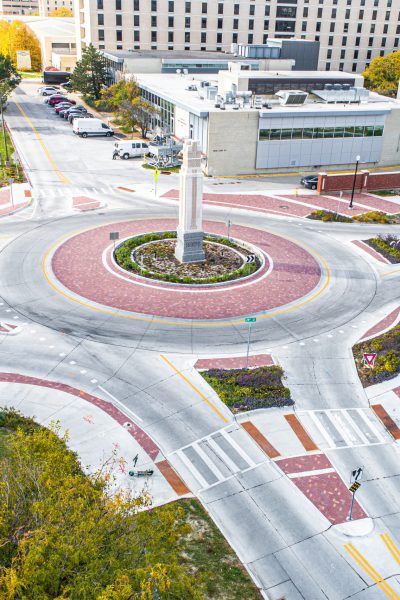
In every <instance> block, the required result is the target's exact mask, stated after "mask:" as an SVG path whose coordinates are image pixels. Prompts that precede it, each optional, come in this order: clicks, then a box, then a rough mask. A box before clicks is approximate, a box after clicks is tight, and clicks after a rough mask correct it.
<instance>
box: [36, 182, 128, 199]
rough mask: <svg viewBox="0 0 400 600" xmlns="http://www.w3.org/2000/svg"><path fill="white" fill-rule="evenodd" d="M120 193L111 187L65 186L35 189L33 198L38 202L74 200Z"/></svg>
mask: <svg viewBox="0 0 400 600" xmlns="http://www.w3.org/2000/svg"><path fill="white" fill-rule="evenodd" d="M117 193H118V191H117V190H116V188H115V187H112V186H111V185H104V186H99V187H95V186H88V187H84V186H82V187H80V186H63V187H57V188H49V187H47V188H46V187H45V188H39V187H34V188H33V191H32V197H33V198H34V199H37V200H42V199H43V200H44V199H65V198H72V197H74V196H96V195H98V194H105V195H108V196H109V195H112V196H115V195H117Z"/></svg>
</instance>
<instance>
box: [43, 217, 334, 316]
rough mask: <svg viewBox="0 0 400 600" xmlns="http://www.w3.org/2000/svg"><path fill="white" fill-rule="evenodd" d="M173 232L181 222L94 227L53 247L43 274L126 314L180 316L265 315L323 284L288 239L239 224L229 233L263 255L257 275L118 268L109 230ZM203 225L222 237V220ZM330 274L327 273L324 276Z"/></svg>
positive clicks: (319, 270) (308, 257) (312, 263)
mask: <svg viewBox="0 0 400 600" xmlns="http://www.w3.org/2000/svg"><path fill="white" fill-rule="evenodd" d="M162 227H164V228H165V227H167V228H168V229H171V230H172V229H173V228H174V227H176V221H173V220H166V219H163V220H162V221H159V220H156V219H151V220H147V219H145V220H134V221H125V222H120V223H113V224H111V225H106V226H102V227H96V228H93V229H90V230H87V231H84V232H81V233H78V234H77V235H73V236H72V237H70V238H69V239H68V240H66V241H63V242H62V243H61V244H59V245H56V247H55V248H53V249H52V252H51V253H50V255H48V257H47V260H46V271H47V274H48V276H49V277H51V279H52V280H53V282H54V285H55V286H57V285H60V284H61V286H62V288H63V289H64V290H67V291H69V292H72V293H73V294H74V295H76V296H78V297H79V298H81V299H85V300H86V301H89V303H90V302H94V303H96V304H97V305H101V306H104V307H107V308H113V309H117V310H121V311H124V312H129V313H135V314H140V315H148V316H156V317H170V318H171V317H172V318H176V319H187V320H190V319H196V320H206V319H234V318H237V317H242V316H245V315H247V314H261V313H265V312H267V311H271V310H274V309H276V308H281V307H284V306H286V305H289V304H290V303H293V302H296V301H298V300H300V299H302V298H304V297H305V296H307V295H308V294H310V293H311V292H312V291H313V290H315V289H316V288H317V286H319V285H320V284H321V278H322V279H323V277H322V274H323V267H322V265H321V264H320V260H319V259H318V258H317V257H316V256H315V255H312V254H311V253H310V252H309V251H307V250H305V249H304V248H303V247H301V246H300V245H298V244H295V243H294V242H292V241H291V240H289V239H287V238H285V237H282V236H278V235H276V234H273V233H270V232H266V231H263V230H261V229H255V228H253V227H245V226H239V225H236V226H235V227H234V228H233V231H232V235H233V237H234V238H235V239H240V240H242V241H243V242H244V243H247V244H250V245H252V246H254V247H255V248H256V249H257V250H258V252H260V254H261V255H262V256H263V257H264V260H263V265H262V266H261V268H260V269H259V270H258V271H257V272H256V273H254V274H253V275H252V276H250V277H248V278H244V279H237V280H233V281H228V282H225V283H223V284H218V285H203V286H201V287H200V288H199V289H197V286H193V285H192V286H188V285H177V284H173V283H172V284H171V283H169V282H166V281H163V282H159V281H156V280H154V279H152V280H149V279H145V278H144V277H143V276H141V275H140V274H137V273H134V272H128V271H126V270H123V269H122V268H121V267H119V266H118V265H117V264H116V262H115V260H114V259H113V254H114V253H113V244H110V233H111V232H113V231H118V232H119V234H120V237H121V238H128V237H129V236H132V235H140V234H142V233H148V232H151V231H159V230H160V229H161V228H162ZM205 228H206V230H207V231H208V232H210V233H212V234H214V235H222V234H223V229H224V224H223V223H219V222H217V221H206V222H205ZM325 275H326V273H325Z"/></svg>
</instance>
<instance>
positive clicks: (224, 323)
mask: <svg viewBox="0 0 400 600" xmlns="http://www.w3.org/2000/svg"><path fill="white" fill-rule="evenodd" d="M135 220H137V221H139V220H148V217H145V218H144V219H135ZM128 221H132V218H130V219H124V220H122V221H121V220H120V221H117V223H123V222H128ZM114 223H116V222H115V221H110V222H108V223H105V224H104V227H105V226H106V225H112V224H114ZM102 227H103V226H102ZM92 229H93V227H88V228H86V229H81V230H80V231H76V232H75V233H73V234H69V235H68V234H67V235H65V236H63V237H61V238H60V239H59V240H57V241H56V242H55V243H54V244H53V245H52V246H51V247H50V248H49V249H48V250H47V251H46V252H45V254H44V256H43V259H42V273H43V277H44V278H45V280H46V281H47V283H48V284H49V285H50V287H52V288H53V290H55V291H56V292H57V293H58V294H60V295H61V296H63V297H64V298H66V299H67V300H71V301H72V302H75V303H76V304H79V305H81V306H84V307H86V308H89V309H91V310H94V311H97V312H101V313H103V314H106V315H113V316H114V317H121V318H123V319H131V320H133V321H143V322H145V323H162V324H163V325H174V326H179V327H194V328H203V327H229V326H231V325H243V324H244V316H243V317H242V318H240V317H234V318H232V319H225V320H224V321H218V322H211V323H210V322H209V321H204V322H202V321H197V322H196V321H190V320H189V319H188V320H187V321H179V320H177V321H170V320H168V319H161V318H155V317H154V318H153V317H151V316H143V317H141V316H138V315H127V314H123V313H121V312H118V311H114V310H111V309H110V308H103V307H101V306H93V304H91V303H90V302H85V300H83V299H82V300H80V299H78V298H76V297H75V296H73V295H70V294H67V293H66V292H64V291H63V290H62V289H60V288H59V287H57V286H56V285H55V283H54V282H53V281H52V280H51V278H50V276H49V274H48V272H47V268H46V263H47V260H48V258H49V256H50V254H51V253H52V252H53V251H54V250H55V248H56V247H57V246H58V245H60V244H61V242H63V241H64V240H66V239H71V238H72V237H74V236H76V235H79V234H81V233H84V232H86V231H90V230H92ZM260 229H261V228H260ZM262 231H266V232H267V233H271V232H270V231H269V230H268V229H262ZM273 235H277V234H273ZM279 237H282V238H284V239H288V240H290V241H293V242H294V239H293V238H291V237H288V236H279ZM294 243H295V242H294ZM301 247H302V248H304V249H305V250H308V252H310V254H313V255H314V256H316V257H317V258H318V259H319V260H320V262H321V264H322V267H323V269H322V270H321V273H323V271H324V272H325V275H326V279H325V282H324V283H323V285H322V286H321V288H320V289H319V290H317V291H316V292H315V293H314V294H312V295H311V296H310V297H308V298H306V299H305V300H303V301H302V302H299V303H297V304H295V305H293V306H288V307H286V308H279V309H278V310H275V311H271V312H268V313H267V314H264V315H257V321H263V320H264V319H270V318H272V317H278V316H279V315H283V314H286V313H290V312H292V311H294V310H297V309H299V308H303V306H307V304H309V303H310V302H312V301H313V300H316V299H317V298H318V297H319V296H321V294H323V293H324V292H325V290H326V289H327V287H328V286H329V284H330V281H331V272H330V269H329V267H328V265H327V263H326V261H325V259H324V258H323V257H322V256H321V255H320V254H319V253H318V252H316V251H315V250H313V249H311V248H310V247H309V246H307V245H306V244H303V245H302V246H301ZM314 289H315V288H314ZM77 295H78V294H77Z"/></svg>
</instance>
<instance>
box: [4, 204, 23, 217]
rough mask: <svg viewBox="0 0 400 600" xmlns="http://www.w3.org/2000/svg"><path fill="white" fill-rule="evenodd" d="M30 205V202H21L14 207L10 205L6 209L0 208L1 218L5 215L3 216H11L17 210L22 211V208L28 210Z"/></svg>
mask: <svg viewBox="0 0 400 600" xmlns="http://www.w3.org/2000/svg"><path fill="white" fill-rule="evenodd" d="M29 205H30V202H21V203H20V204H15V205H14V206H12V205H11V204H9V205H8V206H6V207H5V208H0V216H1V215H3V216H4V215H10V214H11V213H13V212H15V211H16V210H21V209H22V208H26V207H27V206H29Z"/></svg>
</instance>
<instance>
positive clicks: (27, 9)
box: [0, 0, 39, 15]
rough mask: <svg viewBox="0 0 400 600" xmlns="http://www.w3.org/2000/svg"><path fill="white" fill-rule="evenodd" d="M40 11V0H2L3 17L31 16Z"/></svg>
mask: <svg viewBox="0 0 400 600" xmlns="http://www.w3.org/2000/svg"><path fill="white" fill-rule="evenodd" d="M38 10H39V5H38V0H0V14H3V15H30V14H31V13H37V12H38Z"/></svg>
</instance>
